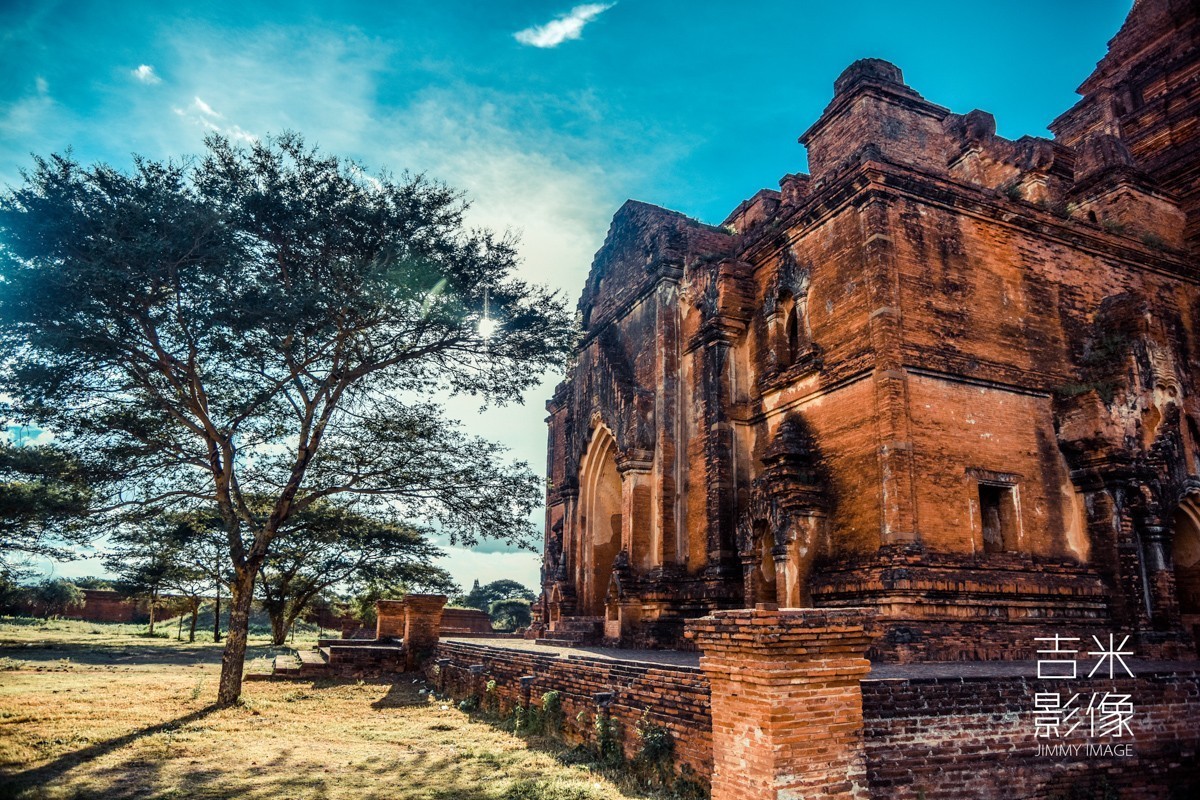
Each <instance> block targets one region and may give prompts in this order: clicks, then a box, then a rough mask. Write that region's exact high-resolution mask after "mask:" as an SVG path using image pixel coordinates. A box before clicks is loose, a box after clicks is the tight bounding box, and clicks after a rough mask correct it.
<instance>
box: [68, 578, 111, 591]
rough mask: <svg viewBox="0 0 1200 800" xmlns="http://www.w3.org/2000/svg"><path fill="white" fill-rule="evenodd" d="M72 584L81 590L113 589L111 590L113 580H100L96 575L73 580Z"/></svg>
mask: <svg viewBox="0 0 1200 800" xmlns="http://www.w3.org/2000/svg"><path fill="white" fill-rule="evenodd" d="M71 583H73V584H75V585H76V586H78V587H79V588H80V589H111V588H113V582H112V578H98V577H96V576H94V575H85V576H84V577H82V578H72V579H71Z"/></svg>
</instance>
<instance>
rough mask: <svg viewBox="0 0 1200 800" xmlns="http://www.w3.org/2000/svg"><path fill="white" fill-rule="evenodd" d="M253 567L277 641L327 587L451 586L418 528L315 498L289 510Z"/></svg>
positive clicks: (443, 588) (438, 553) (413, 588)
mask: <svg viewBox="0 0 1200 800" xmlns="http://www.w3.org/2000/svg"><path fill="white" fill-rule="evenodd" d="M285 533H286V534H287V535H286V536H281V537H280V539H279V541H278V542H277V543H276V545H275V546H274V547H273V548H272V549H271V550H270V551H269V552H268V554H267V558H266V560H265V561H264V562H263V565H262V567H260V568H259V580H258V591H259V599H260V600H261V602H262V606H263V608H264V609H265V610H266V612H267V614H268V615H269V616H270V618H271V634H272V641H273V643H274V644H275V645H282V644H283V643H284V641H285V640H286V638H287V634H288V631H289V630H291V627H292V625H293V624H294V623H295V621H296V620H297V619H298V618H299V617H300V615H301V614H303V613H304V612H305V611H306V610H307V609H308V608H309V607H310V606H311V605H312V603H313V602H314V601H315V600H317V599H318V598H319V597H320V596H321V595H322V593H324V592H325V591H326V590H327V589H330V588H333V587H335V586H340V585H349V584H361V583H363V582H378V583H382V584H385V585H396V584H399V585H403V586H405V587H408V589H409V590H410V591H439V592H445V591H455V590H456V589H457V587H456V586H455V585H454V581H453V580H452V579H451V578H450V575H449V574H448V573H447V572H446V571H445V570H444V569H441V568H439V567H435V566H433V565H432V563H431V562H432V561H433V560H434V559H435V558H437V557H439V556H441V555H442V551H441V550H439V549H438V548H437V547H435V546H433V545H432V544H431V543H430V542H429V541H428V540H427V539H426V535H425V532H424V531H422V530H420V529H418V528H414V527H412V526H410V525H404V524H400V523H395V522H388V521H386V520H381V519H376V518H374V517H370V516H367V515H364V514H360V513H358V512H356V511H354V510H352V509H351V508H348V507H346V506H344V505H338V504H334V503H329V502H322V503H315V504H313V505H311V506H309V507H308V508H306V509H304V510H303V511H301V512H299V513H297V514H296V515H294V516H293V517H292V518H291V520H289V522H288V524H287V530H286V531H285Z"/></svg>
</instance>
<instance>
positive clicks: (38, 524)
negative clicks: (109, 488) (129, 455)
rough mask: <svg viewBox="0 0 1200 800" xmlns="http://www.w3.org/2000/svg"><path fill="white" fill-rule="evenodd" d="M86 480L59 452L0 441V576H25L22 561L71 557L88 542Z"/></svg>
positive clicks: (26, 574)
mask: <svg viewBox="0 0 1200 800" xmlns="http://www.w3.org/2000/svg"><path fill="white" fill-rule="evenodd" d="M91 499H92V496H91V491H90V490H89V488H88V478H87V476H86V474H85V473H84V472H83V470H82V469H81V468H80V466H79V464H78V463H77V462H76V461H75V460H74V459H72V458H71V457H70V456H69V455H67V454H66V453H64V452H62V451H61V450H60V449H58V448H54V447H48V446H24V447H22V446H18V445H15V444H13V443H11V442H7V441H0V577H3V578H8V579H11V580H16V579H19V578H23V577H27V576H28V569H27V567H26V564H25V563H24V562H25V560H27V559H30V558H38V557H41V558H53V559H58V560H67V559H70V558H71V557H72V556H73V555H74V554H73V552H72V550H71V549H70V547H71V545H75V544H82V543H84V542H86V541H87V540H88V538H89V533H88V531H87V530H86V528H85V527H84V526H83V523H84V522H85V520H86V517H87V513H88V510H89V507H90V505H91Z"/></svg>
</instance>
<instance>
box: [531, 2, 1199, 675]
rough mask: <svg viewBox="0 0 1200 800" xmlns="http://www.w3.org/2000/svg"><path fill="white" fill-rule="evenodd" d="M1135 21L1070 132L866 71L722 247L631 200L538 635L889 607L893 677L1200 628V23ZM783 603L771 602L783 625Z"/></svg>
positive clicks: (594, 293)
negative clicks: (1000, 122)
mask: <svg viewBox="0 0 1200 800" xmlns="http://www.w3.org/2000/svg"><path fill="white" fill-rule="evenodd" d="M1197 8H1198V4H1197V3H1195V2H1189V1H1188V0H1139V2H1138V3H1137V4H1136V5H1135V6H1134V8H1133V10H1132V12H1131V13H1130V16H1129V18H1128V20H1127V21H1126V23H1125V25H1124V27H1123V28H1122V29H1121V31H1120V32H1119V33H1118V34H1117V36H1116V37H1115V38H1114V39H1113V40H1112V41H1111V42H1110V47H1109V53H1108V55H1107V56H1105V58H1104V59H1103V60H1102V61H1101V62H1100V64H1099V65H1098V66H1097V68H1096V70H1095V72H1093V73H1092V75H1091V76H1090V77H1088V78H1087V80H1085V81H1084V82H1083V84H1082V85H1081V87H1080V89H1079V92H1080V94H1081V95H1082V99H1080V100H1079V102H1078V103H1076V105H1075V106H1074V107H1072V108H1070V109H1069V110H1067V111H1066V112H1065V113H1064V114H1062V115H1061V116H1060V117H1058V119H1056V120H1054V121H1053V122H1052V123H1051V124H1050V129H1051V130H1052V131H1053V133H1054V138H1053V139H1043V138H1037V137H1031V136H1026V137H1022V138H1020V139H1017V140H1015V141H1010V140H1008V139H1005V138H1003V137H1000V136H997V135H996V125H995V120H994V119H993V117H992V116H991V115H990V114H988V113H987V112H985V111H979V110H974V111H967V112H966V113H958V112H956V111H952V110H950V109H948V108H944V107H942V106H940V105H937V104H936V103H934V102H931V101H930V100H927V99H925V98H924V97H923V96H922V95H920V94H919V93H918V92H917V91H916V90H915V89H913V88H911V87H909V86H908V85H907V84H906V83H905V82H904V78H903V75H902V73H901V71H900V69H899V68H898V67H897V66H895V65H893V64H890V63H888V62H886V61H881V60H878V59H864V60H862V61H858V62H855V63H854V64H852V65H851V66H850V67H849V68H848V69H846V70H845V72H843V73H842V75H841V76H840V77H839V78H838V79H837V80H836V82H835V83H834V87H833V99H832V100H831V101H830V103H829V105H828V106H827V107H826V108H825V110H824V112H823V113H822V114H821V115H820V117H819V118H818V119H817V120H816V121H815V122H814V123H813V124H812V126H811V127H810V128H809V129H808V130H807V131H805V132H804V133H803V135H802V136H800V143H801V144H803V145H804V146H805V147H806V148H807V151H808V163H809V170H810V172H809V174H790V175H785V176H784V177H783V178H782V179H781V180H780V184H779V185H780V188H779V191H775V190H772V189H764V190H762V191H760V192H759V193H758V194H756V195H754V196H753V197H751V198H750V199H748V200H746V201H744V202H743V203H742V204H741V205H739V206H738V207H737V208H736V209H734V211H733V212H732V213H731V214H730V215H729V217H728V218H727V219H725V221H724V222H723V223H722V224H721V225H719V226H711V225H705V224H702V223H699V222H697V221H695V220H692V219H689V218H687V217H685V216H684V215H682V214H679V213H676V212H673V211H669V210H667V209H663V208H659V207H656V206H653V205H649V204H646V203H640V202H635V201H629V202H627V203H626V204H625V205H624V206H622V207H621V208H620V209H619V210H618V211H617V213H616V215H615V216H614V218H613V222H612V226H611V227H610V229H609V232H608V237H607V239H606V240H605V242H604V245H603V247H602V248H601V249H600V251H599V252H598V253H597V254H596V258H595V261H594V262H593V264H592V268H591V272H590V274H589V276H588V279H587V284H586V286H585V287H584V291H583V296H582V298H581V300H580V302H579V311H580V314H581V317H582V324H583V330H584V336H583V339H582V342H581V344H580V345H579V350H578V354H577V357H576V360H575V362H574V364H573V366H572V368H571V370H570V371H569V373H568V376H567V379H566V380H565V381H564V382H563V383H562V384H561V385H559V386H558V388H557V389H556V391H555V393H554V396H553V398H552V399H551V400H550V402H549V403H548V405H547V408H548V410H549V420H548V421H549V428H550V434H549V450H548V460H549V476H548V482H549V487H548V492H547V515H546V516H547V519H546V535H545V560H544V576H543V586H542V589H543V594H542V597H541V599H540V600H539V602H538V605H537V612H538V618H537V622H536V624H535V625H534V627H533V629H532V633H531V635H537V636H540V637H542V638H544V639H549V640H551V641H554V640H559V641H567V640H569V641H593V642H596V643H599V642H605V643H610V644H620V645H623V646H638V647H664V648H680V647H684V648H686V647H688V646H690V645H691V641H690V640H688V639H685V638H684V636H683V633H684V623H685V620H688V619H692V618H696V617H702V616H705V615H708V614H711V613H713V612H715V611H718V610H725V609H739V608H753V607H755V606H756V604H761V603H769V604H778V606H779V607H784V608H797V607H801V608H802V607H814V608H824V609H838V608H846V607H856V608H861V607H867V608H870V609H873V610H874V612H875V613H874V616H873V620H874V621H873V622H872V623H871V625H872V626H874V627H875V628H876V630H874V631H873V632H872V633H873V635H874V637H875V638H874V639H873V643H872V645H871V650H870V656H871V658H872V659H873V660H876V661H899V662H907V661H919V660H959V659H1027V658H1032V657H1035V656H1034V652H1035V651H1036V650H1037V649H1038V647H1039V645H1038V644H1037V643H1036V642H1035V641H1034V639H1035V637H1046V636H1051V635H1053V634H1055V633H1058V632H1061V633H1062V634H1063V635H1064V636H1076V637H1078V636H1085V637H1086V636H1090V635H1091V634H1093V633H1095V634H1097V635H1102V636H1107V634H1109V633H1118V634H1129V635H1131V637H1132V638H1131V640H1130V641H1131V646H1132V647H1133V648H1134V649H1135V650H1136V652H1137V653H1138V655H1139V656H1143V657H1160V658H1176V657H1181V656H1186V655H1188V654H1189V653H1191V651H1192V648H1193V647H1194V642H1195V638H1196V627H1197V624H1198V623H1200V396H1198V390H1200V385H1198V383H1197V379H1196V378H1197V375H1198V374H1200V290H1198V281H1200V271H1198V269H1197V267H1198V264H1197V252H1198V248H1200V44H1198V40H1200V22H1198V19H1200V13H1198V10H1197ZM767 608H769V606H767Z"/></svg>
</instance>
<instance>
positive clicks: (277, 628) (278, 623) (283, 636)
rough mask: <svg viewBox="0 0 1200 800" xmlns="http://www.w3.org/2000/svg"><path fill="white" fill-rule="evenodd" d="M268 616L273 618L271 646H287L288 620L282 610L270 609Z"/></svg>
mask: <svg viewBox="0 0 1200 800" xmlns="http://www.w3.org/2000/svg"><path fill="white" fill-rule="evenodd" d="M267 614H268V615H269V616H270V617H271V644H273V645H275V646H276V647H283V646H284V645H285V644H287V635H288V619H287V615H286V614H285V613H284V610H283V609H282V608H275V607H270V608H268V609H267Z"/></svg>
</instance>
